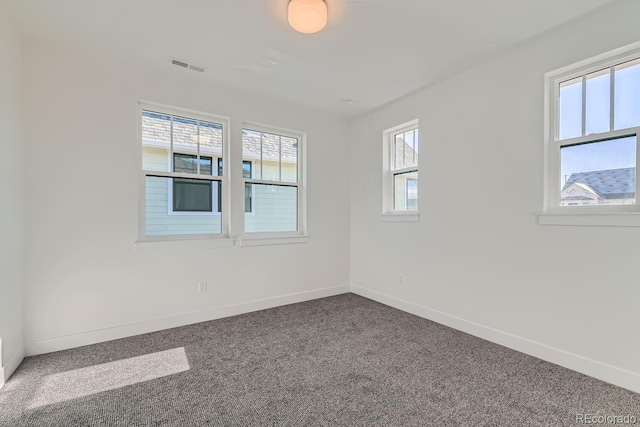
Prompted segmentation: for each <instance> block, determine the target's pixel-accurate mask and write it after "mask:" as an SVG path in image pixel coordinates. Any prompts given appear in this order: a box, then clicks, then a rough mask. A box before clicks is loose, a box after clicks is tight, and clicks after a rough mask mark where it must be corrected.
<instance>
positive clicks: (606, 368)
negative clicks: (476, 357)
mask: <svg viewBox="0 0 640 427" xmlns="http://www.w3.org/2000/svg"><path fill="white" fill-rule="evenodd" d="M351 292H353V293H354V294H357V295H360V296H363V297H365V298H369V299H371V300H374V301H377V302H379V303H382V304H385V305H388V306H390V307H394V308H397V309H399V310H402V311H405V312H407V313H411V314H414V315H416V316H419V317H423V318H425V319H429V320H432V321H434V322H436V323H440V324H442V325H445V326H449V327H451V328H454V329H457V330H459V331H462V332H466V333H468V334H471V335H474V336H476V337H479V338H483V339H485V340H487V341H491V342H494V343H496V344H500V345H502V346H505V347H508V348H510V349H513V350H516V351H519V352H522V353H525V354H528V355H531V356H534V357H537V358H539V359H542V360H545V361H547V362H551V363H554V364H556V365H560V366H563V367H565V368H568V369H571V370H573V371H577V372H580V373H582V374H585V375H589V376H591V377H594V378H597V379H599V380H602V381H605V382H608V383H611V384H614V385H617V386H619V387H622V388H625V389H627V390H631V391H634V392H636V393H640V374H639V373H637V372H631V371H628V370H626V369H622V368H619V367H617V366H613V365H609V364H606V363H603V362H599V361H597V360H593V359H589V358H586V357H583V356H580V355H577V354H574V353H570V352H568V351H565V350H561V349H559V348H555V347H551V346H548V345H546V344H542V343H539V342H536V341H532V340H529V339H526V338H522V337H519V336H516V335H513V334H509V333H507V332H503V331H500V330H498V329H494V328H490V327H487V326H484V325H480V324H478V323H475V322H471V321H468V320H465V319H462V318H460V317H456V316H452V315H450V314H447V313H443V312H441V311H438V310H434V309H431V308H428V307H424V306H421V305H418V304H415V303H412V302H409V301H405V300H402V299H399V298H396V297H393V296H391V295H387V294H383V293H380V292H377V291H373V290H371V289H367V288H363V287H361V286H355V285H353V284H352V285H351Z"/></svg>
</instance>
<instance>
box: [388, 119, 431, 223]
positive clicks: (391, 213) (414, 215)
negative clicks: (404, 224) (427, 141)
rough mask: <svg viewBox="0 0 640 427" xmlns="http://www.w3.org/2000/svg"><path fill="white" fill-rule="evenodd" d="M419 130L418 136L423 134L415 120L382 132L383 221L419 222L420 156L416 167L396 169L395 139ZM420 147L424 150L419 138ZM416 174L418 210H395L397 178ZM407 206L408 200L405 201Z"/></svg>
mask: <svg viewBox="0 0 640 427" xmlns="http://www.w3.org/2000/svg"><path fill="white" fill-rule="evenodd" d="M412 130H417V131H418V135H420V134H421V131H420V126H419V121H418V119H414V120H411V121H408V122H405V123H402V124H400V125H398V126H394V127H392V128H389V129H385V130H384V131H383V132H382V135H383V137H382V145H383V150H382V152H383V156H382V176H383V183H382V219H383V221H419V218H420V195H419V192H420V156H419V155H418V162H417V164H416V165H414V166H410V167H404V168H400V169H395V164H394V160H395V157H394V154H395V145H394V144H395V139H396V136H397V135H399V134H402V133H405V132H408V131H412ZM418 141H419V143H418V146H419V147H420V149H422V148H423V144H422V142H421V138H420V137H419V140H418ZM412 172H415V173H416V174H417V175H418V178H417V179H415V178H412V179H414V180H415V181H416V182H417V183H418V197H417V201H416V209H404V210H402V209H396V208H395V177H396V175H402V174H406V173H412ZM405 205H406V200H405Z"/></svg>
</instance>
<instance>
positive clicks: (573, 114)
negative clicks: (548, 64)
mask: <svg viewBox="0 0 640 427" xmlns="http://www.w3.org/2000/svg"><path fill="white" fill-rule="evenodd" d="M558 113H559V117H558V138H559V139H567V138H575V137H577V136H581V135H582V78H581V77H579V78H577V79H573V80H569V81H566V82H563V83H560V99H559V100H558Z"/></svg>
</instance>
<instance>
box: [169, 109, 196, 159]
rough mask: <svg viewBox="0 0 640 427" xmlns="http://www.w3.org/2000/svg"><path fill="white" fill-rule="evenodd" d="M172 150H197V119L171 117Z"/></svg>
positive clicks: (194, 151)
mask: <svg viewBox="0 0 640 427" xmlns="http://www.w3.org/2000/svg"><path fill="white" fill-rule="evenodd" d="M173 150H174V151H191V152H193V153H196V152H197V150H198V121H197V120H193V119H187V118H185V117H178V116H174V117H173Z"/></svg>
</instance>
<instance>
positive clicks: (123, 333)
mask: <svg viewBox="0 0 640 427" xmlns="http://www.w3.org/2000/svg"><path fill="white" fill-rule="evenodd" d="M347 292H349V285H341V286H333V287H329V288H322V289H314V290H312V291H305V292H298V293H294V294H287V295H281V296H277V297H271V298H264V299H260V300H254V301H248V302H242V303H238V304H230V305H226V306H222V307H215V308H211V309H207V310H203V311H197V312H192V313H186V314H181V315H177V316H170V317H162V318H159V319H153V320H147V321H144V322H138V323H132V324H128V325H120V326H114V327H110V328H105V329H99V330H93V331H86V332H80V333H76V334H70V335H64V336H59V337H54V338H48V339H42V340H36V341H29V342H27V343H26V344H25V347H26V354H27V356H35V355H38V354H44V353H51V352H54V351H60V350H66V349H69V348H75V347H81V346H84V345H90V344H96V343H99V342H104V341H111V340H115V339H120V338H125V337H130V336H134V335H140V334H146V333H149V332H156V331H160V330H164V329H170V328H176V327H179V326H185V325H191V324H194V323H199V322H206V321H209V320H215V319H221V318H223V317H229V316H235V315H238V314H244V313H250V312H252V311H258V310H264V309H267V308H273V307H279V306H283V305H287V304H295V303H298V302H304V301H310V300H314V299H318V298H325V297H330V296H334V295H340V294H344V293H347Z"/></svg>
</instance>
